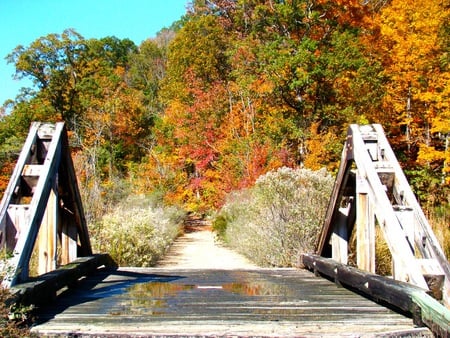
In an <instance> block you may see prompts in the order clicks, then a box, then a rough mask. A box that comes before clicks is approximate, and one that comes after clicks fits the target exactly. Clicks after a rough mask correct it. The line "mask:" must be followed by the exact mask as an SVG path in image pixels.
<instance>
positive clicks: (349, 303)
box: [33, 268, 429, 337]
mask: <svg viewBox="0 0 450 338" xmlns="http://www.w3.org/2000/svg"><path fill="white" fill-rule="evenodd" d="M38 314H39V320H40V323H39V324H38V325H36V326H35V327H34V328H33V332H35V333H38V334H40V335H45V336H86V337H88V336H96V337H101V336H105V337H106V336H183V335H184V336H202V337H216V336H286V337H294V336H295V337H298V336H317V335H321V336H337V335H339V336H341V335H350V336H364V335H366V336H376V335H392V334H393V332H397V333H398V332H403V333H404V332H408V333H409V334H410V335H413V336H414V335H417V336H422V335H423V334H425V335H427V334H428V335H429V331H428V330H426V329H416V328H415V327H414V325H413V323H412V320H411V319H410V318H406V317H404V316H402V315H400V314H398V313H395V312H393V311H391V310H389V309H387V308H384V307H382V306H380V305H378V304H376V303H374V302H372V301H370V300H367V299H365V298H364V297H361V296H359V295H357V294H355V293H352V292H350V291H348V290H347V289H345V288H340V287H338V286H336V285H335V284H334V283H332V282H330V281H328V280H326V279H323V278H317V277H315V276H314V274H312V273H310V272H308V271H305V270H295V269H252V270H213V269H210V270H197V269H184V270H174V269H170V270H169V269H161V268H159V269H156V268H153V269H151V268H150V269H149V268H147V269H135V268H134V269H131V268H130V269H126V268H121V269H119V270H117V271H109V270H104V271H99V272H98V273H97V274H96V275H95V276H92V277H89V278H86V279H85V280H84V281H83V282H81V283H80V284H79V285H78V286H77V288H76V289H73V290H68V291H67V292H65V293H63V294H61V295H60V296H59V297H58V301H57V302H55V303H52V304H48V305H47V306H44V307H41V308H40V309H39V311H38Z"/></svg>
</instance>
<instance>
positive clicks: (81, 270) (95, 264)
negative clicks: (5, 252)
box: [9, 254, 117, 306]
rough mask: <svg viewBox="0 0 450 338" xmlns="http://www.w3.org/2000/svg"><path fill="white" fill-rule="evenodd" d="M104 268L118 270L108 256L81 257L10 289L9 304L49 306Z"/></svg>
mask: <svg viewBox="0 0 450 338" xmlns="http://www.w3.org/2000/svg"><path fill="white" fill-rule="evenodd" d="M102 266H105V267H108V268H117V265H116V263H115V262H114V261H113V260H112V258H111V257H110V256H109V255H108V254H97V255H93V256H86V257H80V258H78V259H76V260H75V261H73V262H71V263H69V264H66V265H63V266H61V267H59V268H58V269H56V270H53V271H50V272H48V273H45V274H43V275H40V276H38V277H35V278H32V279H30V281H28V282H25V283H19V284H16V285H14V286H13V287H11V289H10V291H11V293H12V297H11V298H10V299H9V302H10V304H14V303H15V304H20V305H25V306H27V305H31V304H33V305H41V304H48V302H49V301H51V300H54V299H55V298H56V296H57V292H58V291H59V290H61V289H63V288H64V287H70V286H73V285H74V284H75V283H76V282H77V281H78V280H79V279H80V278H82V277H84V276H87V275H90V274H92V273H94V272H95V271H96V270H97V269H98V268H100V267H102Z"/></svg>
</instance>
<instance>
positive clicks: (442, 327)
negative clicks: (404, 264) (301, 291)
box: [301, 254, 450, 337]
mask: <svg viewBox="0 0 450 338" xmlns="http://www.w3.org/2000/svg"><path fill="white" fill-rule="evenodd" d="M301 260H302V264H303V266H305V267H306V268H308V269H309V270H311V271H314V272H315V273H316V274H321V275H324V276H327V277H328V278H330V279H332V280H334V281H335V282H337V283H339V284H340V285H343V286H345V287H348V288H350V289H352V290H358V291H359V292H361V293H362V294H364V295H366V296H367V297H370V298H371V299H373V300H375V301H382V302H386V303H387V304H389V305H391V306H393V307H395V308H397V309H399V310H401V311H404V312H406V313H409V314H410V315H411V316H412V317H413V320H414V322H415V324H416V325H419V326H427V327H428V328H430V330H431V331H433V333H434V334H436V336H438V337H448V336H449V335H450V311H449V310H448V309H447V308H445V306H443V305H442V304H440V303H439V302H438V301H437V300H436V299H434V298H432V297H431V296H430V295H428V294H427V290H426V289H423V288H420V287H417V286H415V285H412V284H410V283H405V282H401V281H397V280H394V279H391V278H388V277H384V276H379V275H376V274H373V273H369V272H366V271H362V270H359V269H357V268H353V267H350V266H348V265H344V264H340V263H338V262H336V261H334V260H333V259H330V258H324V257H320V256H318V255H311V254H303V255H302V257H301Z"/></svg>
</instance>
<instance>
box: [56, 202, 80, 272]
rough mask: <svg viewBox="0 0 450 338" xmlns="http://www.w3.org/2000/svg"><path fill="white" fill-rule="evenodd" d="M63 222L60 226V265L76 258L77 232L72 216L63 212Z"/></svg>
mask: <svg viewBox="0 0 450 338" xmlns="http://www.w3.org/2000/svg"><path fill="white" fill-rule="evenodd" d="M63 212H65V213H67V214H65V217H64V220H62V224H61V261H60V263H61V264H62V265H64V264H68V263H70V262H72V261H73V260H75V259H76V258H77V256H78V252H77V249H78V242H77V239H78V232H77V226H76V224H75V221H74V215H73V214H70V212H69V211H67V210H64V211H63Z"/></svg>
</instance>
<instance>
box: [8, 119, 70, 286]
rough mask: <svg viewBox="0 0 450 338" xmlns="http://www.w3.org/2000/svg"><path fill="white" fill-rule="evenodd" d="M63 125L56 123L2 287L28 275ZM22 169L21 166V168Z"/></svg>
mask: <svg viewBox="0 0 450 338" xmlns="http://www.w3.org/2000/svg"><path fill="white" fill-rule="evenodd" d="M63 128H64V123H57V124H56V128H55V131H54V136H53V139H52V142H51V143H50V145H49V149H48V152H47V156H46V158H45V160H44V164H43V168H42V173H41V176H40V178H39V181H38V183H37V186H36V188H35V192H34V194H33V199H32V200H31V203H30V213H31V214H30V217H31V219H30V223H29V226H28V228H27V229H26V231H23V232H21V233H20V236H19V238H18V239H17V243H16V246H15V248H14V256H13V257H12V258H11V259H10V260H9V264H10V266H11V267H12V268H14V271H13V273H12V274H11V275H7V276H6V277H5V279H4V280H3V285H5V286H7V287H9V286H12V285H14V284H16V283H18V282H20V281H26V280H27V279H28V275H29V260H30V257H31V253H32V250H33V248H34V243H35V241H36V237H37V234H38V232H39V228H40V225H41V223H42V219H43V217H44V213H45V210H46V207H47V202H48V198H49V195H50V191H51V189H52V188H53V180H52V179H51V177H56V175H57V169H58V167H59V164H60V159H61V142H60V138H61V134H62V130H63ZM30 147H31V145H30ZM22 167H23V166H22ZM20 172H22V170H20Z"/></svg>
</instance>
